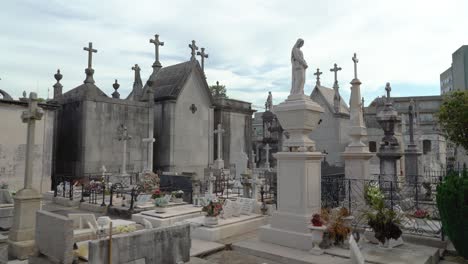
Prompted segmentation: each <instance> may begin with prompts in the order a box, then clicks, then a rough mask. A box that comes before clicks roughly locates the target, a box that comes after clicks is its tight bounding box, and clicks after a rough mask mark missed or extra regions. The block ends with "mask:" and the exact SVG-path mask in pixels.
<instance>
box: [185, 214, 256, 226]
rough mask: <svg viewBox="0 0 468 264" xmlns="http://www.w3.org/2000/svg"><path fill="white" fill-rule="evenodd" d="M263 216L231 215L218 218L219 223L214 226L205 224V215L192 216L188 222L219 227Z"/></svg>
mask: <svg viewBox="0 0 468 264" xmlns="http://www.w3.org/2000/svg"><path fill="white" fill-rule="evenodd" d="M261 217H263V216H262V215H259V214H251V215H241V216H239V217H231V218H227V219H223V218H218V224H217V225H212V226H205V225H204V224H205V216H201V217H197V218H192V219H190V220H188V222H191V223H196V224H200V225H202V226H204V227H207V228H217V227H223V226H227V225H232V224H236V223H239V222H244V221H248V220H251V219H255V218H261Z"/></svg>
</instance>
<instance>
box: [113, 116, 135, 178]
mask: <svg viewBox="0 0 468 264" xmlns="http://www.w3.org/2000/svg"><path fill="white" fill-rule="evenodd" d="M117 131H118V139H119V141H122V142H123V160H122V171H121V174H122V175H126V174H127V141H128V140H130V139H132V137H131V136H130V135H128V130H127V127H126V126H125V125H123V124H122V125H120V126H119V127H118V128H117Z"/></svg>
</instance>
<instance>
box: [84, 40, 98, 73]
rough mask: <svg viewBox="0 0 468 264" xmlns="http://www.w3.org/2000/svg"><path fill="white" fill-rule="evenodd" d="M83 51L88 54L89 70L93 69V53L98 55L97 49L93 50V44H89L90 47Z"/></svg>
mask: <svg viewBox="0 0 468 264" xmlns="http://www.w3.org/2000/svg"><path fill="white" fill-rule="evenodd" d="M83 50H85V51H87V52H88V69H92V68H93V67H92V64H93V52H94V53H97V50H96V49H93V43H92V42H89V44H88V47H84V48H83Z"/></svg>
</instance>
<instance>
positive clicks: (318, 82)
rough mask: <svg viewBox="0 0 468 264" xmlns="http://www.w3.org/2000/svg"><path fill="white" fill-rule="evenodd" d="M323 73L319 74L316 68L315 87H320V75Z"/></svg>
mask: <svg viewBox="0 0 468 264" xmlns="http://www.w3.org/2000/svg"><path fill="white" fill-rule="evenodd" d="M322 73H323V72H321V71H320V70H319V68H317V71H316V72H315V73H314V75H315V76H317V82H316V86H317V87H318V86H320V75H322Z"/></svg>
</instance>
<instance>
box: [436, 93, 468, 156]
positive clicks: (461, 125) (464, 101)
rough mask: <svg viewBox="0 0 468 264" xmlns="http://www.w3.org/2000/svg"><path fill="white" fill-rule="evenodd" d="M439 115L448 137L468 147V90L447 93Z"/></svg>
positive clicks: (465, 147)
mask: <svg viewBox="0 0 468 264" xmlns="http://www.w3.org/2000/svg"><path fill="white" fill-rule="evenodd" d="M438 117H439V122H440V126H441V128H442V130H443V131H444V132H445V133H446V135H447V138H448V139H449V140H450V141H452V142H453V143H455V144H457V145H460V146H462V147H463V148H464V149H468V91H455V92H453V93H449V94H448V95H446V96H445V97H444V100H443V102H442V105H441V107H440V110H439V114H438Z"/></svg>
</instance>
